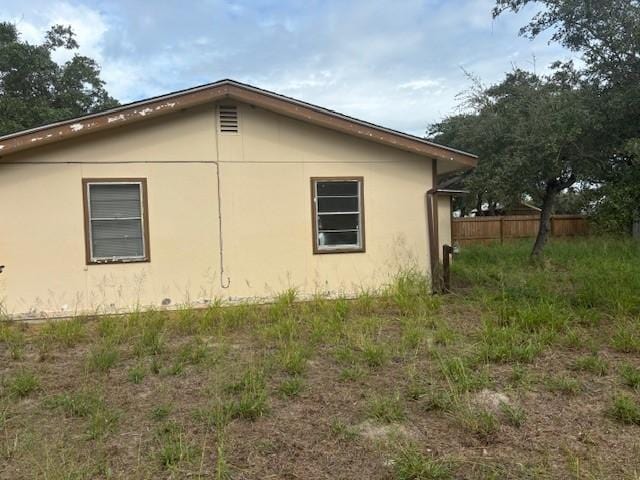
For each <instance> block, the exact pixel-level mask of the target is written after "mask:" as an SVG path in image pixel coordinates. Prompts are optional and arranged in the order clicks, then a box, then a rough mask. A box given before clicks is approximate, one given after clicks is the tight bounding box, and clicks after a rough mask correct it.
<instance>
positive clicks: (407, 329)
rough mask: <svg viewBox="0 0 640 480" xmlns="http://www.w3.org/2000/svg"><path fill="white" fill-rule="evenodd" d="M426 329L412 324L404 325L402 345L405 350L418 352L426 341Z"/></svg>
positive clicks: (414, 323)
mask: <svg viewBox="0 0 640 480" xmlns="http://www.w3.org/2000/svg"><path fill="white" fill-rule="evenodd" d="M424 336H425V329H424V327H423V326H422V325H420V324H418V323H416V322H411V323H407V324H405V325H404V328H403V330H402V337H401V339H400V345H401V346H402V349H403V350H405V351H406V350H416V349H417V348H418V347H420V345H422V342H423V340H424Z"/></svg>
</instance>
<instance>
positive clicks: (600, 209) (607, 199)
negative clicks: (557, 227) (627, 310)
mask: <svg viewBox="0 0 640 480" xmlns="http://www.w3.org/2000/svg"><path fill="white" fill-rule="evenodd" d="M529 4H537V5H539V6H541V7H542V9H541V10H540V11H539V12H538V13H537V14H536V15H534V17H533V18H532V19H531V20H530V22H529V23H528V24H527V25H525V26H524V27H523V28H522V29H521V31H520V33H521V35H524V36H528V37H530V38H533V37H536V36H537V35H539V34H540V33H541V32H543V31H546V30H551V31H552V32H553V34H552V37H551V40H552V41H555V42H559V43H561V44H562V45H564V46H565V47H567V48H569V49H571V50H573V51H575V52H579V53H581V54H582V59H583V61H584V64H585V66H584V67H583V68H582V69H581V70H580V71H579V72H578V74H579V76H580V81H581V82H582V84H583V85H585V86H587V87H588V88H590V89H592V90H594V91H596V92H597V97H596V98H597V111H598V114H599V116H600V118H601V122H602V124H603V127H602V128H601V135H600V138H599V141H600V142H601V145H602V146H603V148H608V149H609V150H610V156H609V159H608V162H605V163H603V164H602V169H601V171H600V172H599V174H598V175H597V176H598V178H597V184H598V185H599V188H597V189H596V190H595V191H593V192H591V196H592V197H593V199H592V202H591V210H592V211H593V212H594V213H595V214H596V215H595V218H596V221H597V223H598V224H600V226H603V227H604V228H605V229H607V230H612V229H616V230H618V231H620V230H626V231H628V230H629V229H630V226H631V220H632V218H633V215H634V214H635V211H636V210H637V208H638V205H639V204H640V190H639V189H638V188H637V181H638V180H639V179H640V148H638V145H640V1H638V0H497V1H496V6H495V8H494V12H493V13H494V16H498V15H501V14H503V13H504V12H507V11H511V12H516V13H517V12H519V11H521V10H522V8H524V7H525V6H527V5H529ZM556 66H557V67H558V68H559V69H564V70H572V69H573V66H572V65H559V64H558V65H556Z"/></svg>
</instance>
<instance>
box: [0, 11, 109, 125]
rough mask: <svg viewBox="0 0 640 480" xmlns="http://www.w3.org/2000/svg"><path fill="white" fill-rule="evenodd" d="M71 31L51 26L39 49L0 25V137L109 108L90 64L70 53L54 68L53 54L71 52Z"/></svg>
mask: <svg viewBox="0 0 640 480" xmlns="http://www.w3.org/2000/svg"><path fill="white" fill-rule="evenodd" d="M77 48H78V43H77V41H76V39H75V34H74V33H73V31H72V30H71V27H65V26H62V25H54V26H52V27H51V29H50V30H49V31H48V32H47V34H46V36H45V40H44V42H43V43H41V44H40V45H32V44H30V43H28V42H25V41H23V40H21V39H20V34H19V32H18V30H17V28H16V26H15V25H14V24H12V23H7V22H2V23H0V135H4V134H8V133H12V132H15V131H18V130H23V129H27V128H31V127H35V126H38V125H42V124H45V123H50V122H55V121H59V120H63V119H66V118H71V117H76V116H80V115H83V114H87V113H93V112H96V111H99V110H104V109H106V108H111V107H114V106H116V105H117V104H118V102H117V101H116V100H115V99H113V98H112V97H110V96H109V94H108V93H107V91H106V90H105V87H104V81H103V80H102V79H101V78H100V67H99V66H98V64H97V63H96V62H95V60H93V59H91V58H88V57H85V56H82V55H79V54H77V53H76V54H74V55H73V57H72V58H71V59H70V60H68V61H66V62H65V63H64V64H62V65H59V64H57V63H56V62H55V61H54V60H53V59H52V58H51V56H52V54H53V53H54V52H55V51H56V50H58V49H66V50H71V51H73V50H76V49H77Z"/></svg>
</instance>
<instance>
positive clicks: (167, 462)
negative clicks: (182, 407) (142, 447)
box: [156, 421, 198, 467]
mask: <svg viewBox="0 0 640 480" xmlns="http://www.w3.org/2000/svg"><path fill="white" fill-rule="evenodd" d="M156 440H157V442H158V444H159V448H158V459H159V460H160V463H161V464H162V465H163V466H164V467H176V466H177V465H179V464H180V463H182V462H189V461H191V460H193V459H194V458H195V457H196V456H197V453H198V452H197V449H196V447H194V446H193V445H191V443H190V442H189V441H188V439H187V437H186V435H185V432H184V428H183V427H182V426H181V425H179V424H177V423H176V422H173V421H168V422H165V423H164V424H163V425H161V426H159V427H158V428H157V429H156Z"/></svg>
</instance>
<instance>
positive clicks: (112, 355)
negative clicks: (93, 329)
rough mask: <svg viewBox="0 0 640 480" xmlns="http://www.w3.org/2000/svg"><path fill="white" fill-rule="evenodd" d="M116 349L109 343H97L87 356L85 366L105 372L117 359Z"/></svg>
mask: <svg viewBox="0 0 640 480" xmlns="http://www.w3.org/2000/svg"><path fill="white" fill-rule="evenodd" d="M118 355H119V354H118V350H117V349H116V348H115V347H114V346H113V345H111V344H109V343H104V344H102V345H97V346H96V347H94V348H93V349H92V350H91V351H90V352H89V356H88V358H87V366H88V367H89V369H90V370H93V371H96V372H103V373H104V372H107V371H108V370H109V369H110V368H112V367H113V366H114V365H115V364H116V362H117V361H118Z"/></svg>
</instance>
